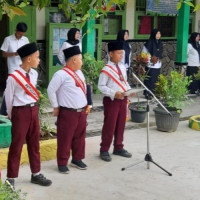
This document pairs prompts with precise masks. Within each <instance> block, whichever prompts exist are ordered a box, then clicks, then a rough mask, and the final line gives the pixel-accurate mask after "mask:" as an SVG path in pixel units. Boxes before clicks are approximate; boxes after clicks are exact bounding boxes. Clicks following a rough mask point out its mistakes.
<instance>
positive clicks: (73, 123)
mask: <svg viewBox="0 0 200 200" xmlns="http://www.w3.org/2000/svg"><path fill="white" fill-rule="evenodd" d="M63 52H64V55H65V60H66V65H65V67H64V68H63V69H61V70H59V71H57V72H56V73H55V74H54V76H53V78H52V80H51V81H50V83H49V86H48V89H47V92H48V96H49V100H50V102H51V105H52V107H53V108H54V111H53V114H54V116H58V119H57V165H58V171H59V172H60V173H63V174H68V173H69V169H68V160H69V157H70V150H72V161H71V165H72V166H74V167H76V168H78V169H81V170H85V169H87V165H86V164H85V163H84V162H83V161H82V159H84V158H85V136H86V118H87V115H86V110H87V98H86V83H85V77H84V75H83V73H82V71H81V66H82V55H81V51H80V49H79V47H78V46H73V47H70V48H68V49H65V50H63Z"/></svg>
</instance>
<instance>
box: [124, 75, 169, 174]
mask: <svg viewBox="0 0 200 200" xmlns="http://www.w3.org/2000/svg"><path fill="white" fill-rule="evenodd" d="M132 75H133V77H134V78H135V79H136V80H137V81H138V82H139V83H140V84H141V85H142V86H143V87H144V88H145V89H146V91H147V92H148V94H150V95H151V96H152V97H153V98H154V99H155V100H156V101H157V102H158V103H159V104H160V106H161V107H162V108H163V109H164V110H165V111H166V112H167V113H168V114H169V115H170V116H171V117H172V114H171V113H170V112H169V111H168V110H167V109H166V108H165V106H164V105H163V104H162V103H161V102H160V101H159V100H158V99H157V98H156V96H155V95H154V94H153V92H152V91H151V90H149V89H148V88H147V87H146V86H145V85H144V83H143V82H142V81H141V80H140V79H139V78H138V77H137V76H136V75H135V74H134V73H133V72H132ZM149 100H150V99H149V98H147V107H146V111H147V153H146V155H145V158H144V161H147V169H150V162H151V163H153V164H155V165H156V166H157V167H159V168H160V169H162V170H163V171H165V172H166V173H167V174H168V175H169V176H172V174H171V173H170V172H168V171H167V170H165V169H164V168H163V167H161V166H160V165H158V164H157V163H156V162H154V160H153V158H152V156H151V153H150V148H149V110H150V109H149ZM144 161H140V162H138V163H135V164H131V165H128V166H127V167H123V168H122V169H121V170H122V171H124V170H125V169H127V168H130V167H132V166H135V165H138V164H140V163H142V162H144Z"/></svg>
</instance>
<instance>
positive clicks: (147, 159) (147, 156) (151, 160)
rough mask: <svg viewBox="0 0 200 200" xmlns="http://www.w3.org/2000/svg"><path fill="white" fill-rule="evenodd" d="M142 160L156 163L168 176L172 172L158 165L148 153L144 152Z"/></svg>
mask: <svg viewBox="0 0 200 200" xmlns="http://www.w3.org/2000/svg"><path fill="white" fill-rule="evenodd" d="M144 160H145V161H147V162H152V163H153V164H154V165H156V166H157V167H159V168H160V169H162V170H163V171H165V172H166V173H167V174H168V175H169V176H172V174H171V173H170V172H168V171H167V170H166V169H164V168H163V167H161V166H160V165H158V164H157V163H156V162H154V161H153V159H152V157H151V154H150V153H149V154H146V156H145V158H144Z"/></svg>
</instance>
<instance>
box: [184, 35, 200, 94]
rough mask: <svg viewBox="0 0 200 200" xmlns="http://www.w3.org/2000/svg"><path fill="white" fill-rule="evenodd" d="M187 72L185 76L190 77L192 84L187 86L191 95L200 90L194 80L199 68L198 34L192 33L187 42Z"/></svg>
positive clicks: (198, 84) (198, 83)
mask: <svg viewBox="0 0 200 200" xmlns="http://www.w3.org/2000/svg"><path fill="white" fill-rule="evenodd" d="M187 62H188V66H187V70H186V76H192V83H191V84H190V86H189V88H188V89H189V90H190V93H191V94H195V93H197V91H198V90H199V89H200V82H199V81H198V80H195V76H194V75H195V74H197V72H198V68H199V66H200V47H199V33H197V32H194V33H192V34H191V36H190V38H189V42H188V49H187Z"/></svg>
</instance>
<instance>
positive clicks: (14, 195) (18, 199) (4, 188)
mask: <svg viewBox="0 0 200 200" xmlns="http://www.w3.org/2000/svg"><path fill="white" fill-rule="evenodd" d="M25 197H26V193H22V191H21V190H15V191H12V190H11V189H10V187H9V186H8V185H7V184H5V183H4V184H1V183H0V200H25Z"/></svg>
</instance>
